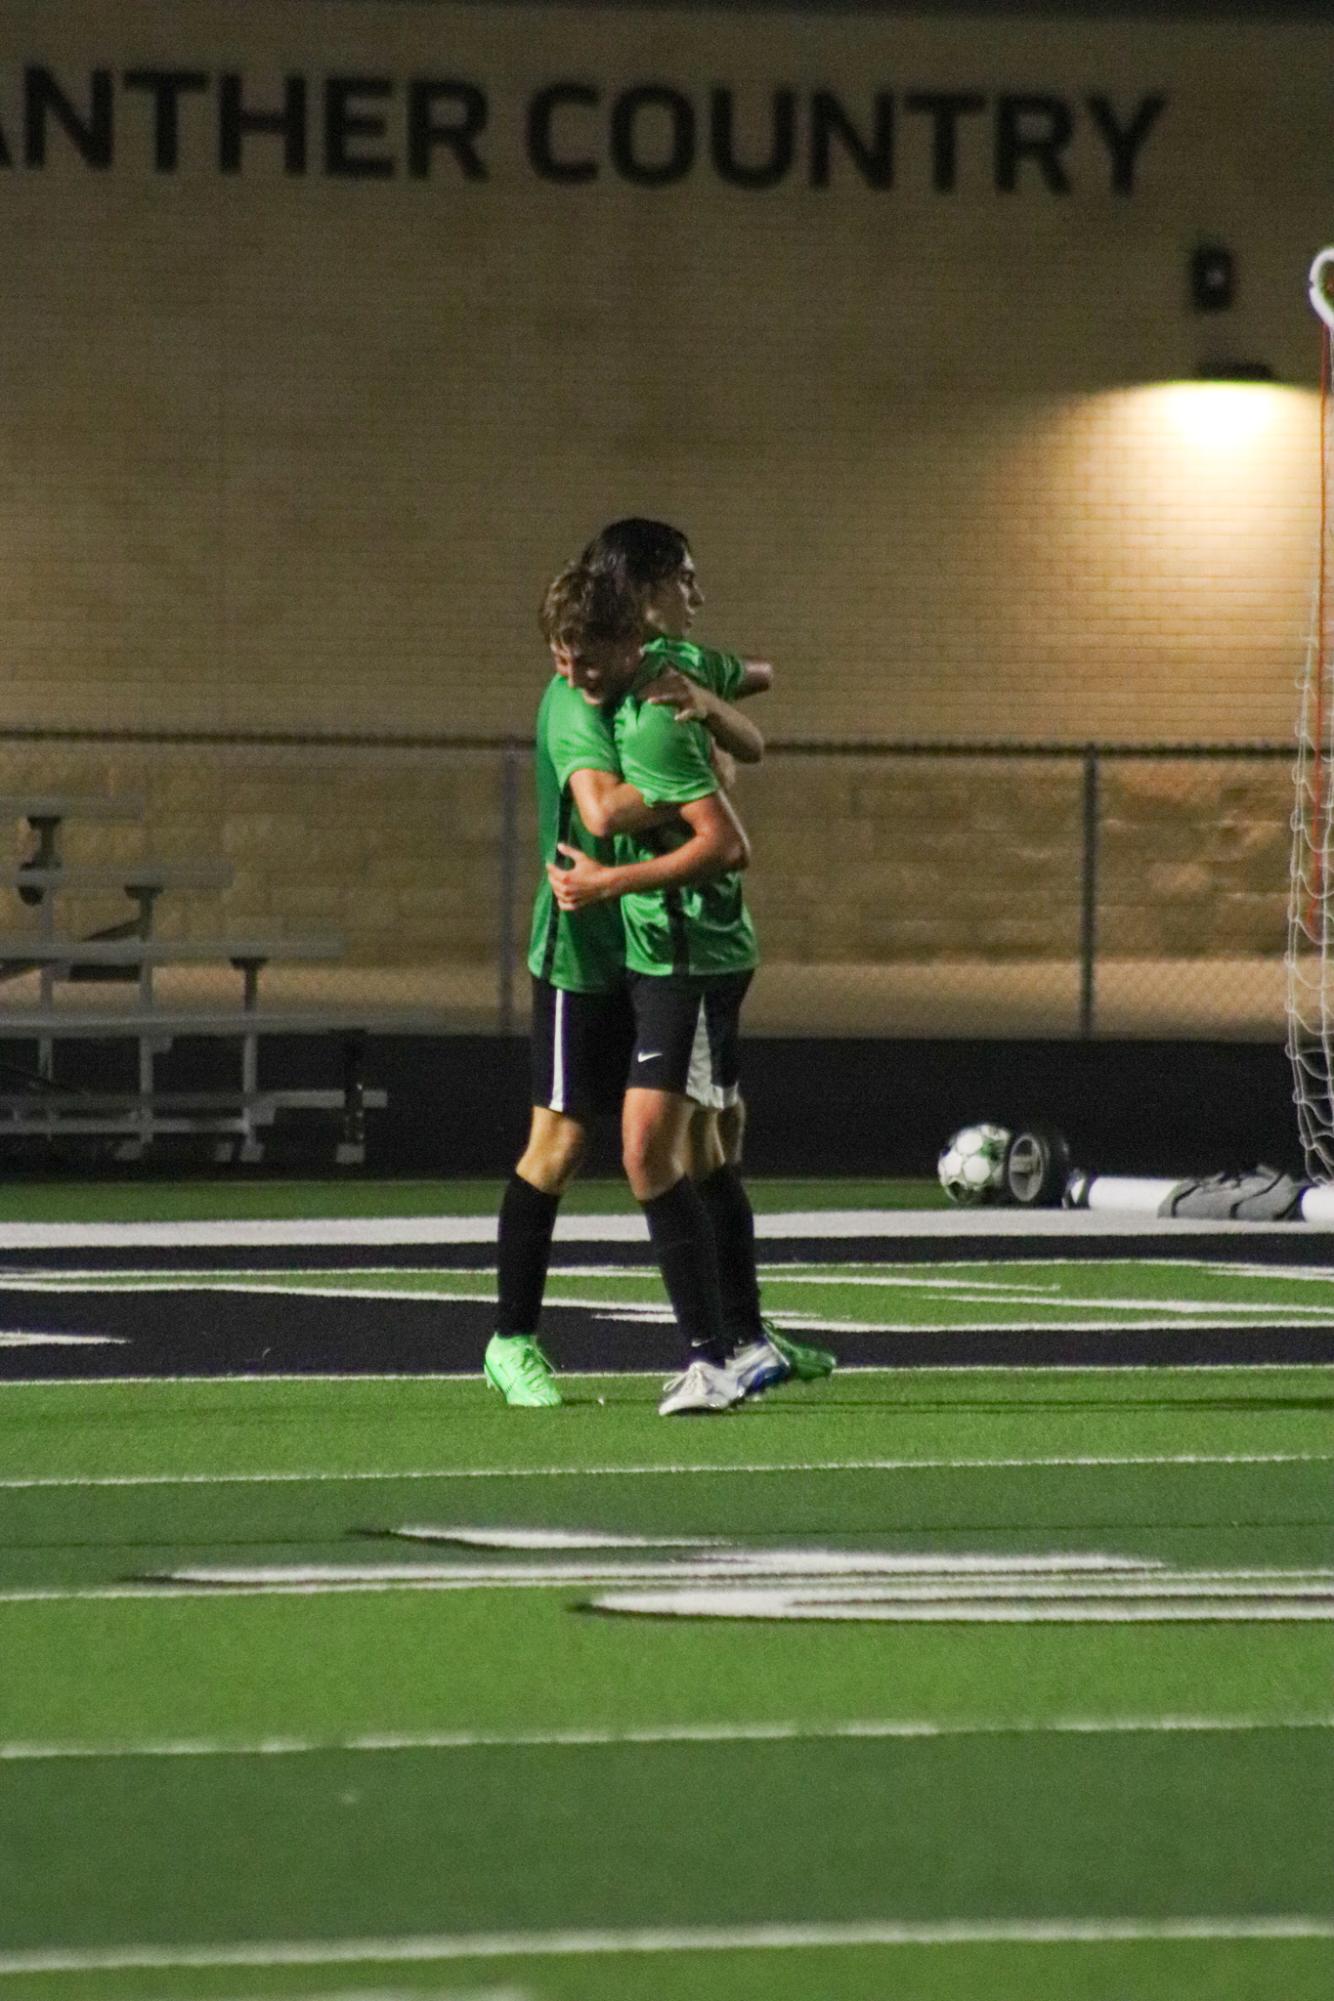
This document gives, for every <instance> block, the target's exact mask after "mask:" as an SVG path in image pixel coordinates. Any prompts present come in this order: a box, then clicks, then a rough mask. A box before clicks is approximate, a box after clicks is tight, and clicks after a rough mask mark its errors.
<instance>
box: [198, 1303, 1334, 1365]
mask: <svg viewBox="0 0 1334 2001" xmlns="http://www.w3.org/2000/svg"><path fill="white" fill-rule="evenodd" d="M451 1297H452V1298H455V1299H457V1298H458V1297H459V1295H458V1294H457V1293H454V1294H451ZM487 1297H488V1298H491V1299H494V1295H493V1294H488V1295H487ZM546 1303H547V1305H548V1306H587V1307H591V1308H592V1310H593V1315H594V1318H595V1319H598V1320H614V1321H619V1322H620V1323H621V1324H622V1325H625V1324H626V1323H630V1324H632V1325H635V1326H641V1325H642V1326H649V1325H661V1326H664V1327H669V1326H671V1325H672V1324H673V1320H672V1315H671V1313H670V1311H669V1310H668V1309H667V1308H666V1307H665V1306H664V1307H656V1306H611V1305H609V1304H608V1302H607V1301H606V1300H605V1299H604V1300H598V1301H596V1302H594V1301H591V1300H575V1299H559V1298H557V1297H555V1296H554V1295H552V1294H550V1293H549V1294H548V1295H547V1301H546ZM1046 1303H1047V1302H1045V1301H1043V1302H1042V1304H1044V1305H1045V1304H1046ZM1104 1303H1105V1304H1110V1302H1104ZM950 1304H951V1305H959V1306H964V1305H966V1304H967V1301H966V1300H963V1299H960V1298H959V1297H958V1295H957V1294H955V1295H953V1296H952V1297H951V1300H950ZM979 1304H981V1305H987V1306H992V1307H994V1305H995V1301H994V1300H984V1301H979ZM1088 1304H1089V1302H1088V1301H1087V1300H1082V1299H1081V1300H1078V1301H1075V1300H1070V1301H1067V1302H1057V1301H1055V1300H1053V1301H1052V1302H1051V1306H1052V1311H1051V1313H1050V1314H1049V1315H1048V1316H1047V1317H1046V1318H1045V1319H1042V1320H1020V1319H1018V1318H1007V1319H1005V1320H982V1319H978V1318H975V1317H974V1316H973V1315H972V1314H969V1316H968V1318H967V1319H966V1320H964V1319H948V1318H943V1317H942V1318H940V1319H935V1320H849V1319H847V1318H845V1317H844V1316H843V1315H842V1314H838V1313H820V1314H802V1313H790V1312H788V1311H787V1310H786V1309H785V1308H783V1307H781V1306H779V1307H774V1308H773V1309H772V1310H771V1311H769V1312H767V1313H766V1315H765V1317H766V1319H769V1320H772V1321H773V1323H774V1325H775V1326H776V1327H778V1328H780V1329H781V1328H792V1329H795V1330H797V1331H801V1330H803V1329H810V1330H812V1331H814V1332H816V1333H819V1332H821V1331H823V1332H825V1333H827V1334H1107V1335H1116V1334H1123V1333H1132V1334H1135V1333H1146V1332H1147V1333H1152V1332H1154V1331H1157V1332H1159V1333H1164V1334H1189V1333H1190V1332H1191V1331H1192V1330H1202V1331H1204V1332H1209V1331H1210V1330H1212V1329H1215V1328H1217V1327H1218V1325H1219V1319H1220V1315H1219V1313H1216V1312H1214V1311H1213V1310H1212V1308H1210V1307H1207V1306H1203V1305H1199V1304H1197V1305H1194V1306H1189V1307H1187V1306H1184V1305H1183V1306H1181V1307H1180V1308H1177V1307H1171V1308H1169V1310H1170V1311H1171V1312H1173V1313H1174V1314H1176V1315H1177V1316H1178V1317H1176V1318H1174V1319H1171V1320H1160V1319H1156V1318H1155V1317H1154V1315H1155V1312H1156V1310H1157V1308H1158V1307H1159V1306H1160V1305H1161V1304H1162V1302H1161V1301H1159V1300H1144V1301H1141V1302H1140V1303H1139V1305H1138V1306H1135V1307H1132V1302H1131V1301H1129V1300H1127V1301H1126V1302H1125V1305H1126V1306H1127V1308H1130V1309H1131V1310H1133V1311H1134V1312H1135V1313H1136V1314H1137V1315H1138V1317H1137V1318H1136V1319H1134V1320H1120V1321H1113V1320H1108V1319H1107V1318H1106V1317H1104V1318H1102V1319H1098V1320H1086V1319H1080V1318H1079V1317H1078V1310H1079V1309H1080V1308H1082V1307H1086V1306H1087V1305H1088ZM1094 1304H1095V1305H1097V1304H1098V1302H1097V1301H1095V1302H1094ZM1062 1305H1064V1306H1065V1307H1066V1308H1067V1309H1068V1310H1059V1309H1060V1307H1061V1306H1062ZM1187 1316H1189V1317H1187ZM1330 1321H1331V1315H1330V1312H1329V1310H1328V1309H1327V1308H1326V1309H1316V1308H1312V1307H1305V1306H1291V1307H1290V1306H1286V1305H1285V1306H1282V1307H1277V1308H1276V1307H1263V1306H1248V1307H1242V1308H1239V1309H1236V1310H1233V1311H1230V1312H1229V1316H1228V1324H1229V1326H1232V1327H1239V1328H1242V1329H1247V1328H1250V1327H1252V1326H1253V1327H1256V1328H1258V1329H1260V1330H1261V1331H1263V1330H1264V1329H1265V1328H1268V1327H1272V1326H1273V1325H1274V1324H1275V1322H1278V1323H1279V1324H1281V1325H1287V1326H1292V1327H1306V1326H1312V1327H1316V1328H1325V1327H1328V1326H1329V1325H1330ZM986 1366H987V1364H985V1363H979V1364H978V1367H979V1368H985V1367H986ZM1029 1366H1030V1367H1031V1368H1035V1369H1036V1368H1041V1367H1042V1364H1041V1363H1036V1362H1035V1363H1030V1365H1029ZM1086 1366H1087V1365H1086ZM1257 1366H1262V1365H1257ZM1307 1366H1308V1367H1310V1368H1318V1367H1321V1366H1323V1365H1322V1364H1320V1363H1315V1362H1312V1363H1308V1364H1307ZM560 1373H561V1374H562V1375H564V1374H565V1373H566V1372H565V1371H564V1370H561V1371H560ZM656 1373H657V1374H658V1375H661V1374H662V1371H661V1369H659V1370H657V1371H656ZM173 1380H176V1381H179V1380H180V1379H179V1378H174V1379H173Z"/></svg>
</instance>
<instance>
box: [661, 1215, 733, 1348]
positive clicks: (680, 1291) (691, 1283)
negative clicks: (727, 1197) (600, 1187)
mask: <svg viewBox="0 0 1334 2001" xmlns="http://www.w3.org/2000/svg"><path fill="white" fill-rule="evenodd" d="M639 1206H640V1207H641V1209H642V1210H643V1211H644V1216H645V1220H646V1221H647V1223H648V1233H649V1236H650V1237H651V1238H652V1240H653V1253H654V1256H655V1257H656V1258H657V1260H658V1270H659V1271H660V1272H661V1273H662V1282H663V1284H664V1285H665V1286H666V1288H667V1297H668V1299H670V1300H671V1302H672V1312H673V1313H674V1314H675V1315H676V1324H677V1326H678V1327H679V1328H680V1330H681V1332H682V1334H683V1335H684V1336H685V1338H686V1340H687V1341H688V1342H689V1343H690V1354H691V1359H692V1360H693V1359H695V1358H696V1357H702V1358H703V1359H704V1360H705V1361H706V1362H724V1361H726V1359H727V1353H728V1343H727V1335H726V1333H725V1331H724V1328H723V1312H722V1298H721V1295H720V1291H719V1285H718V1256H717V1252H716V1251H715V1249H714V1243H713V1229H712V1226H711V1225H710V1223H709V1218H708V1212H707V1211H706V1209H705V1207H704V1204H703V1203H702V1202H701V1201H700V1199H699V1193H698V1191H697V1189H696V1187H695V1184H694V1182H693V1181H688V1180H687V1179H686V1177H685V1176H684V1175H682V1177H681V1179H680V1180H679V1181H678V1182H677V1183H676V1185H675V1186H674V1187H672V1188H669V1189H668V1190H667V1192H666V1193H665V1194H664V1195H651V1196H650V1197H649V1199H648V1201H647V1202H641V1203H640V1205H639Z"/></svg>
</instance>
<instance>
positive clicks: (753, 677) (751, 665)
mask: <svg viewBox="0 0 1334 2001" xmlns="http://www.w3.org/2000/svg"><path fill="white" fill-rule="evenodd" d="M741 665H742V669H743V670H744V671H743V672H742V676H741V682H740V685H739V687H738V688H737V689H736V698H737V700H738V701H739V702H742V701H744V700H745V698H746V696H747V695H767V694H768V692H769V690H770V688H772V687H773V684H774V668H773V662H772V660H747V659H745V658H743V659H742V662H741Z"/></svg>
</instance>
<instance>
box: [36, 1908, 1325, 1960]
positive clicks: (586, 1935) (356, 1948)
mask: <svg viewBox="0 0 1334 2001" xmlns="http://www.w3.org/2000/svg"><path fill="white" fill-rule="evenodd" d="M1325 1938H1334V1917H1330V1916H1323V1915H1320V1914H1318V1913H1305V1912H1292V1913H1284V1914H1282V1915H1279V1916H1270V1917H1240V1916H1238V1917H1229V1916H1214V1915H1211V1916H1208V1917H1175V1918H1138V1917H1120V1918H1116V1917H1111V1918H1084V1917H1052V1918H996V1919H983V1920H975V1919H970V1918H958V1919H946V1920H944V1921H940V1922H934V1923H922V1924H907V1923H896V1922H894V1921H892V1920H877V1919H869V1920H866V1921H864V1922H860V1923H852V1924H763V1925H712V1926H710V1925H690V1926H684V1925H681V1926H670V1925H668V1926H661V1927H652V1928H643V1929H639V1930H612V1929H610V1928H609V1929H607V1930H596V1931H594V1930H590V1931H550V1932H473V1933H462V1934H461V1933H448V1932H445V1933H438V1934H435V1935H431V1934H411V1935H406V1936H405V1935H402V1934H400V1935H398V1936H392V1937H388V1938H344V1939H335V1938H329V1939H269V1940H259V1941H255V1942H253V1943H251V1942H238V1943H237V1944H234V1945H174V1946H163V1945H124V1946H108V1947H103V1948H100V1949H99V1948H97V1947H89V1948H85V1949H82V1950H67V1951H66V1950H61V1949H60V1948H58V1947H56V1948H51V1949H47V1950H41V1951H36V1952H6V1953H2V1954H0V1975H11V1974H14V1975H26V1974H38V1973H109V1972H116V1971H120V1970H135V1969H147V1968H159V1967H178V1966H180V1967H211V1966H338V1965H355V1964H358V1963H371V1962H377V1963H383V1964H386V1965H390V1964H393V1965H402V1964H409V1963H413V1962H421V1961H429V1960H464V1959H469V1960H470V1959H550V1958H561V1959H568V1958H577V1959H586V1958H593V1957H598V1956H603V1955H609V1954H618V1953H627V1954H630V1953H632V1954H641V1953H675V1952H782V1951H798V1950H801V1949H807V1950H816V1951H818V1950H821V1949H829V1948H831V1947H840V1946H877V1945H880V1946H955V1945H1108V1944H1126V1945H1130V1944H1161V1943H1164V1942H1166V1941H1169V1940H1181V1941H1188V1940H1200V1941H1216V1940H1242V1939H1256V1940H1279V1939H1325Z"/></svg>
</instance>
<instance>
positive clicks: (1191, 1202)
mask: <svg viewBox="0 0 1334 2001" xmlns="http://www.w3.org/2000/svg"><path fill="white" fill-rule="evenodd" d="M1310 1186H1311V1184H1310V1182H1309V1181H1298V1180H1297V1179H1296V1178H1295V1177H1294V1176H1293V1175H1291V1174H1284V1173H1282V1172H1281V1171H1280V1170H1279V1169H1278V1168H1277V1167H1255V1168H1252V1169H1251V1170H1250V1172H1249V1173H1246V1174H1211V1175H1210V1176H1209V1177H1208V1179H1207V1180H1205V1181H1179V1182H1178V1183H1177V1185H1176V1187H1175V1188H1174V1189H1173V1190H1172V1193H1171V1194H1170V1195H1169V1196H1168V1198H1167V1200H1166V1201H1165V1202H1164V1203H1163V1204H1162V1206H1161V1208H1160V1209H1159V1211H1158V1214H1159V1215H1160V1216H1213V1217H1220V1216H1221V1217H1225V1218H1228V1219H1230V1220H1233V1221H1236V1222H1247V1223H1288V1222H1297V1221H1299V1220H1300V1218H1301V1200H1302V1196H1303V1195H1304V1194H1305V1193H1306V1191H1307V1189H1308V1188H1309V1187H1310Z"/></svg>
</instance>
